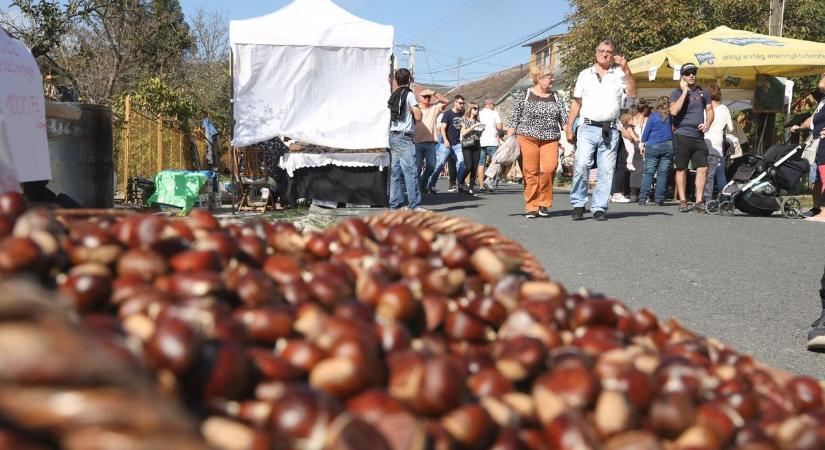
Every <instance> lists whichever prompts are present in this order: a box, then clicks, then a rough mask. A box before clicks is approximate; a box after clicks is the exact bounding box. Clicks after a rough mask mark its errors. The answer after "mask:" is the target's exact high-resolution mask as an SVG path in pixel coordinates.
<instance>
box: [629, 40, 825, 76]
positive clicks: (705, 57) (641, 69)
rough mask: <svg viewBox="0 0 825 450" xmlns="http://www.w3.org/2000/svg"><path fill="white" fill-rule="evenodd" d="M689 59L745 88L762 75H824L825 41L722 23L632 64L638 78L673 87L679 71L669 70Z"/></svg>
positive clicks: (706, 72)
mask: <svg viewBox="0 0 825 450" xmlns="http://www.w3.org/2000/svg"><path fill="white" fill-rule="evenodd" d="M686 63H694V64H696V65H697V66H698V67H699V73H698V77H699V78H700V79H722V80H730V83H729V85H730V87H744V85H743V84H742V83H743V82H747V81H749V80H753V79H755V77H756V76H757V75H772V76H785V77H797V76H805V75H818V74H820V73H822V68H823V67H825V44H823V43H820V42H811V41H802V40H799V39H789V38H785V37H779V36H768V35H763V34H757V33H752V32H750V31H744V30H734V29H731V28H728V27H718V28H715V29H713V30H710V31H708V32H706V33H703V34H700V35H698V36H695V37H693V38H690V39H685V40H683V41H682V42H679V43H678V44H675V45H672V46H670V47H667V48H664V49H662V50H659V51H657V52H653V53H650V54H648V55H645V56H641V57H639V58H636V59H634V60H632V61H630V62H629V64H630V70H631V71H632V72H633V75H634V77H635V78H637V79H647V78H649V76H648V72H649V71H650V74H651V75H654V77H655V78H656V82H657V83H658V82H665V83H668V84H669V85H672V84H674V82H673V81H671V78H672V75H673V71H672V70H670V71H669V73H668V69H671V68H675V67H680V66H681V65H683V64H686ZM654 70H655V71H656V72H654ZM726 83H728V82H727V81H726Z"/></svg>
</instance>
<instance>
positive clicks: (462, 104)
mask: <svg viewBox="0 0 825 450" xmlns="http://www.w3.org/2000/svg"><path fill="white" fill-rule="evenodd" d="M455 104H456V105H458V106H464V102H461V103H459V102H456V103H455Z"/></svg>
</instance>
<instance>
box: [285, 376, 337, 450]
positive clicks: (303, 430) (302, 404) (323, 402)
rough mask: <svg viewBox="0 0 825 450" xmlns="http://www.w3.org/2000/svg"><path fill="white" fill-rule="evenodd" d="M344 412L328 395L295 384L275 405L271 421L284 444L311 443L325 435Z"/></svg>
mask: <svg viewBox="0 0 825 450" xmlns="http://www.w3.org/2000/svg"><path fill="white" fill-rule="evenodd" d="M342 411H343V407H342V406H341V404H340V403H338V401H336V400H335V399H334V398H332V397H330V396H329V395H328V394H324V393H322V392H318V391H315V390H312V389H310V388H309V387H308V386H305V385H297V384H295V385H290V386H289V387H288V388H287V389H286V392H284V393H283V394H282V395H281V396H280V397H279V398H278V399H277V401H275V402H274V403H273V408H272V416H271V419H270V420H271V424H272V427H273V429H274V431H275V433H276V435H277V436H279V437H280V438H281V439H282V440H287V439H288V440H293V439H308V438H309V437H310V436H312V435H313V434H314V433H324V432H325V431H326V430H327V427H328V425H329V424H330V423H331V422H332V421H333V419H335V417H337V416H338V415H339V414H340V413H341V412H342Z"/></svg>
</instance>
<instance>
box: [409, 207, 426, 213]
mask: <svg viewBox="0 0 825 450" xmlns="http://www.w3.org/2000/svg"><path fill="white" fill-rule="evenodd" d="M411 211H412V212H417V213H423V212H427V211H428V210H427V209H425V208H422V207H420V206H417V207H416V208H415V209H412V210H411Z"/></svg>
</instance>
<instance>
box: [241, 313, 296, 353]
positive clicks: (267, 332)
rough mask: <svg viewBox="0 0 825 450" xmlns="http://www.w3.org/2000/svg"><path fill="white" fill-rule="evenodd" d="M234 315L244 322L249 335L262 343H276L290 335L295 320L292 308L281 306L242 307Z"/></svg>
mask: <svg viewBox="0 0 825 450" xmlns="http://www.w3.org/2000/svg"><path fill="white" fill-rule="evenodd" d="M233 316H234V317H235V318H236V319H238V320H239V321H240V322H241V323H242V324H243V326H244V328H245V329H246V331H247V333H248V335H249V337H250V338H252V340H254V341H255V342H259V343H261V344H275V343H276V342H278V339H280V338H284V337H289V335H291V334H292V323H293V321H294V320H295V314H294V313H293V312H292V311H291V310H290V309H288V308H279V307H269V308H240V309H237V310H235V312H234V313H233Z"/></svg>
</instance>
